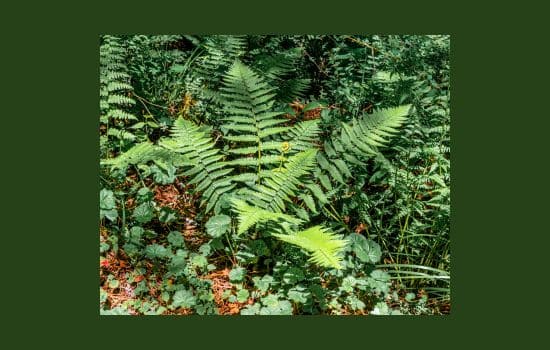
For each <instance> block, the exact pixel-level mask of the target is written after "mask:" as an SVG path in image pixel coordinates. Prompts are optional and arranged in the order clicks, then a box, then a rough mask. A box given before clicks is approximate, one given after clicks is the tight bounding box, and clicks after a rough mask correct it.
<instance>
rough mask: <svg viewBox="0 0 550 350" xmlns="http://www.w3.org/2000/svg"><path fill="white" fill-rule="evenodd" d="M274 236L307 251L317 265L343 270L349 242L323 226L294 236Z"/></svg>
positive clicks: (314, 227)
mask: <svg viewBox="0 0 550 350" xmlns="http://www.w3.org/2000/svg"><path fill="white" fill-rule="evenodd" d="M273 236H275V237H277V238H278V239H280V240H282V241H284V242H287V243H290V244H294V245H296V246H298V247H300V248H302V249H304V250H306V251H307V252H309V253H310V261H311V262H313V263H315V264H317V265H320V266H323V267H332V268H335V269H341V268H342V265H341V262H342V252H343V250H344V248H345V246H346V244H347V241H346V240H343V239H340V238H338V236H337V235H335V234H334V233H332V232H330V231H329V230H328V229H326V228H324V227H322V226H313V227H310V228H308V229H306V230H303V231H299V232H296V233H293V234H274V235H273Z"/></svg>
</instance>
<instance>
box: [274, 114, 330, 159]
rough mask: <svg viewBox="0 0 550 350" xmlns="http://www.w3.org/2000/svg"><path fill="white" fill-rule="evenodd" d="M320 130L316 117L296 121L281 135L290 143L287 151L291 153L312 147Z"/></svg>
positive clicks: (317, 138)
mask: <svg viewBox="0 0 550 350" xmlns="http://www.w3.org/2000/svg"><path fill="white" fill-rule="evenodd" d="M320 132H321V130H320V129H319V120H318V119H315V120H307V121H303V122H300V123H296V124H295V125H294V127H293V128H292V129H290V130H289V131H288V132H287V133H285V134H284V135H283V139H285V140H287V141H288V142H289V143H290V150H289V153H290V154H292V153H296V152H300V151H304V150H306V149H309V148H312V147H314V145H315V142H316V141H318V140H319V137H318V135H319V133H320Z"/></svg>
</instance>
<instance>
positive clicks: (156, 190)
mask: <svg viewBox="0 0 550 350" xmlns="http://www.w3.org/2000/svg"><path fill="white" fill-rule="evenodd" d="M449 90H450V82H449V38H448V37H446V36H391V35H390V36H377V35H370V36H364V35H355V36H347V35H283V36H277V35H261V36H223V35H206V36H189V35H153V36H147V35H126V36H116V37H115V36H110V35H104V36H101V38H100V155H101V172H100V254H101V257H100V267H101V270H100V271H101V289H100V313H101V314H105V315H107V314H117V315H118V314H145V315H159V314H199V315H206V314H210V315H211V314H218V313H224V314H225V313H233V314H234V313H239V314H241V315H290V314H331V315H343V314H373V315H377V314H380V315H393V314H436V313H442V312H443V313H445V312H448V311H444V310H446V309H445V305H448V303H449V302H450V274H449V270H450V256H451V255H450V240H449V233H450V136H449V134H450V107H449V106H450V94H449ZM426 293H427V294H426ZM115 295H116V296H121V295H124V296H125V297H126V298H123V299H124V300H123V301H121V298H119V297H113V296H115ZM438 305H442V306H443V307H442V308H441V309H439V306H438Z"/></svg>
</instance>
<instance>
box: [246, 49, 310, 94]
mask: <svg viewBox="0 0 550 350" xmlns="http://www.w3.org/2000/svg"><path fill="white" fill-rule="evenodd" d="M302 54H303V51H302V50H301V49H300V48H294V49H290V50H285V51H283V52H279V53H276V54H272V55H261V56H259V57H257V58H256V62H255V65H254V68H255V69H256V70H257V71H259V72H261V74H262V75H263V76H264V77H265V78H266V79H267V80H268V82H269V83H270V84H271V85H275V86H277V95H276V99H277V101H280V102H283V103H288V102H291V101H293V100H295V99H296V98H304V95H305V92H306V91H307V89H308V88H309V84H310V82H311V80H310V79H303V78H296V77H293V76H292V74H293V73H295V72H296V65H297V63H298V60H299V59H300V58H302Z"/></svg>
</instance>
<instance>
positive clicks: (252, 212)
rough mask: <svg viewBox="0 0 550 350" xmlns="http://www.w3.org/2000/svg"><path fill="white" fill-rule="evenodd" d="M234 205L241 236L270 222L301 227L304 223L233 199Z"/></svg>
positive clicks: (238, 231)
mask: <svg viewBox="0 0 550 350" xmlns="http://www.w3.org/2000/svg"><path fill="white" fill-rule="evenodd" d="M232 205H233V211H234V212H236V213H237V214H238V220H239V228H238V230H237V233H238V234H239V235H240V234H242V233H244V232H246V231H247V230H248V229H249V228H250V227H252V226H254V225H256V224H259V223H265V222H268V221H275V222H282V225H283V226H285V225H286V224H288V223H290V224H293V225H299V224H301V223H302V220H300V219H297V218H295V217H293V216H290V215H286V214H283V213H275V212H272V211H268V210H264V209H260V208H256V207H253V206H250V205H248V204H247V203H246V202H245V201H243V200H240V199H233V200H232Z"/></svg>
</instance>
